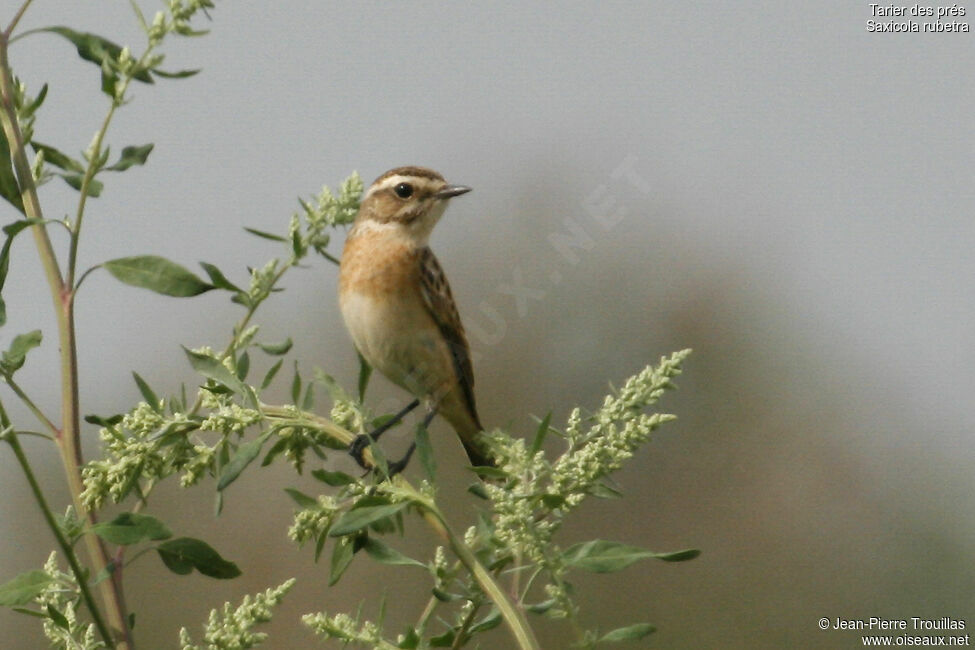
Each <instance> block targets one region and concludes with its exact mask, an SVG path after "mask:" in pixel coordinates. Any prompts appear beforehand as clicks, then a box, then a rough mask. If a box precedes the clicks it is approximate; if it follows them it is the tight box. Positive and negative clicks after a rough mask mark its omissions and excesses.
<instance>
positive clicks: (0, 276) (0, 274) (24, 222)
mask: <svg viewBox="0 0 975 650" xmlns="http://www.w3.org/2000/svg"><path fill="white" fill-rule="evenodd" d="M0 137H2V133H0ZM0 165H2V162H0ZM41 223H44V220H43V219H33V218H31V219H20V220H19V221H14V222H13V223H9V224H7V225H6V226H4V227H3V232H4V234H6V235H7V240H6V241H5V242H3V248H0V291H2V290H3V285H4V284H5V283H6V282H7V272H8V271H10V247H11V246H12V245H13V243H14V237H16V236H17V234H18V233H20V232H21V231H22V230H24V229H25V228H29V227H30V226H33V225H36V224H41ZM6 322H7V306H6V304H5V303H4V302H3V299H2V298H0V325H3V324H5V323H6Z"/></svg>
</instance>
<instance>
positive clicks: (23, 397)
mask: <svg viewBox="0 0 975 650" xmlns="http://www.w3.org/2000/svg"><path fill="white" fill-rule="evenodd" d="M4 381H6V382H7V385H8V386H10V389H11V390H12V391H13V392H14V393H15V394H16V395H17V397H19V398H20V401H22V402H23V403H24V404H25V405H26V406H27V408H29V409H30V412H31V413H33V414H34V417H36V418H37V419H38V420H40V421H41V424H43V425H44V426H46V427H47V428H48V430H49V431H50V432H51V433H53V434H54V438H55V439H57V438H58V437H60V435H61V430H60V429H58V427H57V425H56V424H54V422H52V421H51V420H50V419H49V418H48V417H47V416H46V415H45V414H44V411H42V410H41V409H40V408H39V407H38V406H37V405H36V404H35V403H34V400H32V399H31V398H30V397H28V395H27V393H25V392H24V390H23V389H22V388H21V387H20V385H19V384H17V382H15V381H14V378H13V377H10V376H7V377H4ZM46 437H47V436H45V438H46Z"/></svg>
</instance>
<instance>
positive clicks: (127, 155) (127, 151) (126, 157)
mask: <svg viewBox="0 0 975 650" xmlns="http://www.w3.org/2000/svg"><path fill="white" fill-rule="evenodd" d="M154 146H155V145H154V144H152V143H151V142H150V143H149V144H144V145H142V146H141V147H135V146H132V147H125V148H124V149H122V155H121V156H120V157H119V159H118V160H117V161H116V162H115V164H114V165H110V166H108V167H105V170H106V171H113V172H124V171H125V170H126V169H128V168H129V167H131V166H133V165H144V164H146V159H147V158H149V154H150V153H151V152H152V148H153V147H154Z"/></svg>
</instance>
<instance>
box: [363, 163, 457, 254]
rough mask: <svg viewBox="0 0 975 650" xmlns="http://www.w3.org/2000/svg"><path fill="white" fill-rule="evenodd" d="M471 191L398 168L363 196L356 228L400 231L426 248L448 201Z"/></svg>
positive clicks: (430, 174) (416, 170)
mask: <svg viewBox="0 0 975 650" xmlns="http://www.w3.org/2000/svg"><path fill="white" fill-rule="evenodd" d="M470 191H471V188H469V187H465V186H464V185H450V184H448V183H447V181H445V180H444V178H443V176H441V175H440V174H438V173H437V172H435V171H433V170H432V169H427V168H425V167H397V168H396V169H391V170H389V171H388V172H386V173H385V174H383V175H382V176H380V177H379V178H377V179H376V180H375V181H373V183H372V185H370V186H369V189H368V190H366V193H365V194H363V196H362V202H361V204H360V206H359V214H358V215H357V216H356V219H355V225H356V227H357V228H382V229H386V228H389V229H393V230H397V231H401V232H402V234H405V235H407V236H409V237H410V238H411V239H413V240H414V241H416V242H417V244H419V245H424V246H425V245H426V242H427V239H428V238H429V237H430V232H431V231H432V230H433V227H434V226H435V225H437V222H438V221H439V220H440V217H441V216H443V213H444V210H446V209H447V201H449V200H450V199H451V198H453V197H455V196H460V195H461V194H466V193H467V192H470Z"/></svg>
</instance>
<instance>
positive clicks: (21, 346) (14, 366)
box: [0, 330, 41, 374]
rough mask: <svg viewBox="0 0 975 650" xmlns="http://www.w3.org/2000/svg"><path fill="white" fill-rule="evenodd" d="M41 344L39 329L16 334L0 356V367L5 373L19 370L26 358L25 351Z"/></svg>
mask: <svg viewBox="0 0 975 650" xmlns="http://www.w3.org/2000/svg"><path fill="white" fill-rule="evenodd" d="M40 344H41V330H34V331H33V332H28V333H26V334H18V335H17V336H15V337H14V340H13V341H11V342H10V347H9V348H8V349H7V351H6V352H4V353H3V357H2V358H0V369H2V371H3V372H4V373H6V374H13V372H14V371H16V370H19V369H20V368H21V367H22V366H23V365H24V362H25V361H26V360H27V353H28V352H30V351H31V350H32V349H34V348H36V347H37V346H39V345H40Z"/></svg>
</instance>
